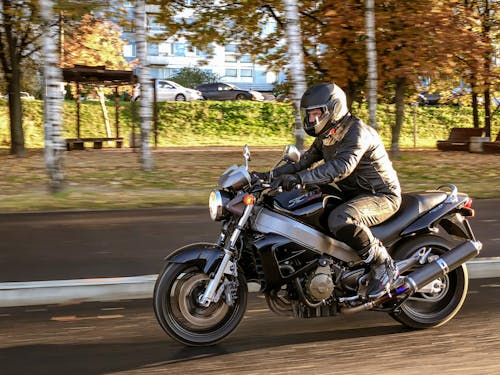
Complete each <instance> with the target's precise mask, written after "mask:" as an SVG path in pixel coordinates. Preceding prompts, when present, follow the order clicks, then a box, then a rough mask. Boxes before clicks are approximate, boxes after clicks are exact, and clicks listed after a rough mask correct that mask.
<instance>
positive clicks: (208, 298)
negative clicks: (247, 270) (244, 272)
mask: <svg viewBox="0 0 500 375" xmlns="http://www.w3.org/2000/svg"><path fill="white" fill-rule="evenodd" d="M252 209H253V205H247V206H246V207H245V211H243V215H242V216H241V218H240V220H239V221H238V224H237V225H236V228H235V229H234V231H233V233H232V234H231V237H230V238H229V241H226V243H225V246H224V257H223V258H222V261H221V262H220V265H219V267H218V268H217V272H216V273H215V276H214V277H213V278H212V279H210V281H209V282H208V285H207V289H205V292H204V293H203V294H202V295H200V298H199V301H198V302H199V303H200V305H202V306H204V307H208V306H209V305H210V303H212V302H213V301H214V298H215V296H216V293H217V287H218V286H219V284H220V282H221V280H222V276H223V275H224V274H229V275H233V276H238V270H237V269H236V268H237V267H236V265H235V264H234V263H233V262H231V258H232V257H233V255H234V252H233V249H234V248H235V245H236V241H238V238H239V237H240V234H241V231H242V230H243V228H244V227H245V225H246V223H247V222H248V219H249V218H250V215H251V213H252ZM217 295H218V293H217Z"/></svg>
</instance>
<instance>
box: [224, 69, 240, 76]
mask: <svg viewBox="0 0 500 375" xmlns="http://www.w3.org/2000/svg"><path fill="white" fill-rule="evenodd" d="M225 76H226V77H237V76H238V71H237V70H236V69H226V72H225Z"/></svg>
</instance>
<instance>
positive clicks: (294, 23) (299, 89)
mask: <svg viewBox="0 0 500 375" xmlns="http://www.w3.org/2000/svg"><path fill="white" fill-rule="evenodd" d="M283 8H284V10H285V17H286V38H287V46H288V60H289V63H288V72H289V78H290V81H291V82H292V100H293V105H294V113H295V143H296V145H297V147H298V148H299V150H302V149H303V148H304V129H303V127H302V119H301V116H300V99H301V97H302V94H304V92H305V91H306V77H305V73H304V71H305V69H304V53H303V51H302V34H301V31H300V18H299V9H298V4H297V1H296V0H283Z"/></svg>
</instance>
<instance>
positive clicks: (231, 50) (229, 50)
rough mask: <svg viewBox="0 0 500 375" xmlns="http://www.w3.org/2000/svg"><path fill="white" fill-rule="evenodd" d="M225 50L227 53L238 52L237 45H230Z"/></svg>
mask: <svg viewBox="0 0 500 375" xmlns="http://www.w3.org/2000/svg"><path fill="white" fill-rule="evenodd" d="M224 50H225V51H226V53H236V52H237V47H236V44H228V45H227V46H225V47H224Z"/></svg>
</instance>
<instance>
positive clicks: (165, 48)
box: [158, 43, 171, 56]
mask: <svg viewBox="0 0 500 375" xmlns="http://www.w3.org/2000/svg"><path fill="white" fill-rule="evenodd" d="M170 48H171V47H170V44H168V43H160V44H158V53H159V54H160V56H168V55H169V54H170Z"/></svg>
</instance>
